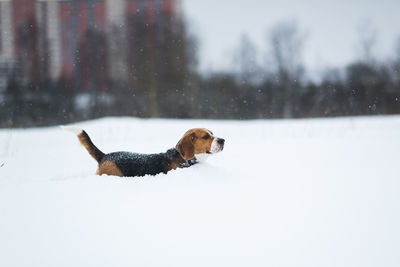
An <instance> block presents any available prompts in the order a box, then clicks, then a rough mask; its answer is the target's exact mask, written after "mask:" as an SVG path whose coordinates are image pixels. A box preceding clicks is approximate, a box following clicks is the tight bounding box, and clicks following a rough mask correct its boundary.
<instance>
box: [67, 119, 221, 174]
mask: <svg viewBox="0 0 400 267" xmlns="http://www.w3.org/2000/svg"><path fill="white" fill-rule="evenodd" d="M61 128H62V129H63V130H66V131H70V132H72V133H74V134H76V135H77V136H78V139H79V141H80V143H81V144H82V145H83V146H84V147H85V148H86V150H87V151H88V152H89V154H90V155H91V156H92V157H93V158H94V159H95V160H96V161H97V162H98V164H99V165H98V168H97V172H96V174H98V175H102V174H107V175H115V176H121V177H122V176H144V175H147V174H149V175H156V174H158V173H167V172H169V171H170V170H175V169H177V168H186V167H190V166H191V165H193V164H196V163H197V162H199V161H203V160H204V159H205V158H206V157H207V156H208V155H209V154H214V153H217V152H220V151H222V150H223V149H224V143H225V140H224V139H222V138H218V137H215V136H214V134H213V133H212V132H211V131H210V130H207V129H203V128H195V129H190V130H188V131H187V132H186V133H185V134H184V135H183V137H182V138H181V139H180V140H179V142H178V144H177V145H176V146H175V147H174V148H171V149H168V150H167V151H166V152H164V153H159V154H139V153H132V152H125V151H120V152H112V153H108V154H104V153H103V152H102V151H100V150H99V149H98V148H97V147H96V146H95V145H94V144H93V143H92V141H91V140H90V137H89V135H88V134H87V133H86V132H85V131H84V130H82V129H81V128H79V127H76V126H61Z"/></svg>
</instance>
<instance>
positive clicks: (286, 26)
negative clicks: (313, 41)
mask: <svg viewBox="0 0 400 267" xmlns="http://www.w3.org/2000/svg"><path fill="white" fill-rule="evenodd" d="M268 40H269V44H270V49H271V55H270V57H271V59H272V62H273V64H274V66H275V71H274V73H275V76H276V81H277V83H278V86H279V87H280V88H281V89H282V91H283V92H282V98H283V99H282V102H283V116H284V117H286V118H288V117H293V112H294V106H295V101H296V96H297V95H298V94H299V92H298V90H296V87H298V83H299V79H300V78H301V75H302V72H303V64H302V52H303V44H304V40H305V34H304V33H302V32H301V31H300V30H299V29H298V26H297V23H296V22H295V21H284V22H280V23H278V24H277V25H275V27H273V28H272V30H271V32H270V34H269V38H268Z"/></svg>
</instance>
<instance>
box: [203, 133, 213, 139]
mask: <svg viewBox="0 0 400 267" xmlns="http://www.w3.org/2000/svg"><path fill="white" fill-rule="evenodd" d="M210 137H211V136H210V135H209V134H206V135H205V136H203V139H205V140H207V139H209V138H210Z"/></svg>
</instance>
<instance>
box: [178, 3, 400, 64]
mask: <svg viewBox="0 0 400 267" xmlns="http://www.w3.org/2000/svg"><path fill="white" fill-rule="evenodd" d="M182 2H183V3H182V5H183V11H184V14H185V17H186V18H187V21H188V22H189V23H190V31H191V32H192V33H194V34H195V35H196V36H197V37H198V39H199V40H200V47H199V49H200V50H199V60H200V69H201V70H202V71H209V70H226V69H229V68H231V67H232V59H231V58H232V55H233V53H234V50H235V47H237V46H238V44H239V40H240V36H241V35H242V34H243V33H247V34H248V35H249V37H250V38H251V39H252V40H253V42H254V43H255V44H256V45H257V47H258V48H259V50H260V59H259V60H260V61H262V60H263V58H265V53H264V52H265V51H266V49H265V48H266V43H267V41H266V40H267V32H268V30H269V29H271V27H273V26H274V25H276V24H277V23H278V22H280V21H288V20H294V21H296V22H297V23H298V26H299V28H300V29H301V30H302V31H303V32H304V33H305V34H306V36H307V37H306V40H305V43H304V56H303V59H304V60H303V61H304V62H305V64H306V66H307V68H308V69H310V70H312V71H315V70H318V69H322V68H323V67H326V66H328V67H340V66H343V65H344V64H346V63H348V62H350V61H352V60H354V59H356V58H357V57H359V55H360V54H359V52H360V51H359V49H358V40H359V39H360V38H359V35H360V30H359V29H360V27H361V26H360V25H363V24H369V25H370V29H373V30H375V31H376V33H377V35H376V46H375V48H376V50H375V51H376V55H377V57H379V58H387V57H389V56H391V55H393V54H394V52H393V51H394V50H395V41H396V40H397V39H398V38H399V37H400V0H380V1H378V0H347V1H346V0H335V1H327V0H305V1H301V0H298V1H295V0H237V1H236V0H235V1H232V0H182ZM261 57H262V58H261Z"/></svg>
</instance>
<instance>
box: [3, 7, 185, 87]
mask: <svg viewBox="0 0 400 267" xmlns="http://www.w3.org/2000/svg"><path fill="white" fill-rule="evenodd" d="M0 5H1V6H0V7H1V14H7V10H4V9H10V10H8V11H9V12H10V14H11V22H12V23H11V27H12V47H13V49H12V50H13V51H12V54H13V55H12V57H13V58H14V59H15V61H16V62H17V65H18V66H20V68H21V71H22V76H23V77H24V78H25V79H24V80H25V81H26V82H34V81H37V80H38V79H50V80H58V79H60V78H63V79H67V80H71V81H72V82H73V84H74V85H75V87H77V88H89V90H90V88H93V87H97V88H98V87H100V88H103V89H104V87H105V85H106V81H107V79H124V77H125V78H126V77H127V75H128V74H127V72H128V71H129V70H128V69H129V68H128V65H129V62H127V60H128V58H129V56H128V54H129V53H130V48H129V47H128V46H129V44H128V43H127V41H126V40H127V39H128V37H129V36H128V35H129V31H128V27H127V21H128V19H132V18H136V19H138V20H139V19H140V20H141V22H140V23H143V24H146V25H149V24H157V23H159V24H163V23H166V21H165V19H166V18H172V17H174V16H176V13H177V11H176V10H177V1H176V0H12V1H8V2H7V1H4V0H3V1H2V2H0ZM0 24H7V22H6V21H5V20H4V19H0ZM0 26H1V29H2V33H1V34H0V37H2V38H5V37H6V34H7V33H6V31H5V30H3V29H5V28H6V26H7V25H0ZM160 28H161V27H160ZM116 29H118V30H117V31H118V33H116ZM7 38H8V39H10V38H9V37H7ZM154 41H155V40H154ZM3 43H4V42H0V45H1V44H3ZM3 54H4V53H3ZM3 54H1V53H0V61H1V60H2V57H3V58H5V56H4V55H5V54H4V55H3ZM9 54H10V53H8V54H7V55H8V57H10V55H9Z"/></svg>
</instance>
